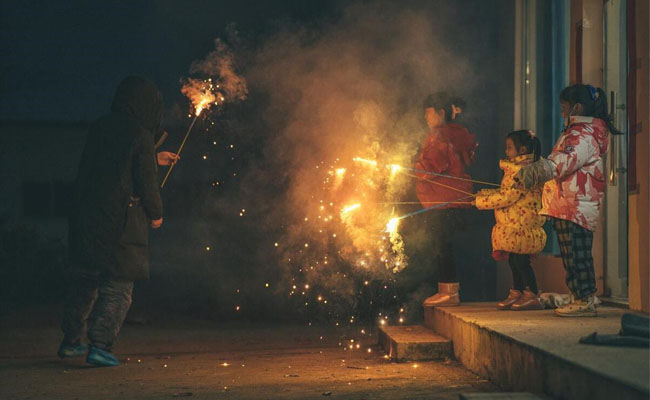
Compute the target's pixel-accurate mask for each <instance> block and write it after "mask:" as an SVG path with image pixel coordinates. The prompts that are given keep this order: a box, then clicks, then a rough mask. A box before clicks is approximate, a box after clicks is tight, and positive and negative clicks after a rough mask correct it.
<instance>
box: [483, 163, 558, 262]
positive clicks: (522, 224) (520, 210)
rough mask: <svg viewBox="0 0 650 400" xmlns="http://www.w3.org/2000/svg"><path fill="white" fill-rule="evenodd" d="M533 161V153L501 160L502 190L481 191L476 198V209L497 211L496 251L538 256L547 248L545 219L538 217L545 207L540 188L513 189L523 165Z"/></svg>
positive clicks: (493, 231)
mask: <svg viewBox="0 0 650 400" xmlns="http://www.w3.org/2000/svg"><path fill="white" fill-rule="evenodd" d="M532 162H533V155H532V154H525V155H522V156H518V157H516V158H515V159H514V160H511V161H507V160H501V162H500V163H499V167H501V169H502V170H503V173H504V175H503V180H502V181H501V188H500V189H487V190H482V191H481V192H480V193H479V194H478V195H477V196H476V207H477V208H478V209H480V210H494V216H495V218H496V222H497V224H496V225H495V226H494V228H493V229H492V247H493V250H494V251H505V252H509V253H517V254H537V253H539V252H541V251H542V249H543V248H544V246H545V245H546V232H544V229H542V225H544V222H545V221H546V218H545V217H543V216H541V215H539V210H540V209H541V208H542V191H541V188H537V189H532V190H516V189H512V186H513V183H514V177H515V175H517V172H519V170H520V169H521V167H522V166H523V165H527V164H530V163H532Z"/></svg>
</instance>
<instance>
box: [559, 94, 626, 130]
mask: <svg viewBox="0 0 650 400" xmlns="http://www.w3.org/2000/svg"><path fill="white" fill-rule="evenodd" d="M560 100H561V101H566V102H567V103H569V107H571V108H573V107H574V106H575V105H576V104H578V103H580V104H582V115H584V116H585V117H596V118H600V119H602V120H603V121H605V123H606V124H607V129H609V131H610V132H611V133H612V134H614V135H621V134H622V133H623V132H621V131H619V130H618V129H616V127H615V126H614V124H613V123H612V118H611V117H610V115H609V114H608V110H607V95H606V94H605V91H604V90H603V89H601V88H597V87H593V86H591V85H583V84H582V83H576V84H575V85H571V86H567V87H565V88H564V89H563V90H562V92H560Z"/></svg>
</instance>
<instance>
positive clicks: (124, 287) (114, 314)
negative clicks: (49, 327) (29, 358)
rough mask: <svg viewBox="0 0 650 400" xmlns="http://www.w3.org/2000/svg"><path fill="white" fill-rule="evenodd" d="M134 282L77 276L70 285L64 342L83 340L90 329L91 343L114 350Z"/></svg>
mask: <svg viewBox="0 0 650 400" xmlns="http://www.w3.org/2000/svg"><path fill="white" fill-rule="evenodd" d="M132 293H133V282H131V281H118V280H112V279H102V278H95V277H84V276H77V277H75V278H74V279H73V281H72V284H71V285H70V292H69V293H68V297H67V299H66V303H65V308H64V314H63V322H62V324H61V329H62V330H63V334H64V339H63V340H64V341H65V342H66V343H68V344H74V343H78V342H80V341H81V338H82V336H83V335H84V331H86V330H87V333H88V339H89V340H90V344H91V345H93V346H95V347H98V348H100V349H104V350H111V349H112V347H113V344H114V343H115V339H116V338H117V334H118V333H119V332H120V328H121V327H122V323H123V322H124V318H126V313H127V312H128V311H129V307H131V295H132Z"/></svg>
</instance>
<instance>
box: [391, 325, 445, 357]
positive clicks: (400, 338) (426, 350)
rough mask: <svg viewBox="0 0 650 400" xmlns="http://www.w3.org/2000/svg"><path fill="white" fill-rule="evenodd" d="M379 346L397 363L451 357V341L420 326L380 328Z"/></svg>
mask: <svg viewBox="0 0 650 400" xmlns="http://www.w3.org/2000/svg"><path fill="white" fill-rule="evenodd" d="M379 344H380V345H381V346H382V347H383V348H384V350H385V351H386V353H388V355H389V356H390V357H391V358H392V359H394V360H397V361H424V360H445V359H448V358H452V357H453V356H452V353H453V350H452V345H451V341H450V340H447V339H445V338H443V337H442V336H439V335H436V334H435V333H433V331H432V330H430V329H427V328H426V327H424V326H422V325H409V326H381V327H380V328H379Z"/></svg>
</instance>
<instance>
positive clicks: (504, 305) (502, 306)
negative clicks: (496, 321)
mask: <svg viewBox="0 0 650 400" xmlns="http://www.w3.org/2000/svg"><path fill="white" fill-rule="evenodd" d="M520 298H521V292H520V291H519V290H516V289H510V293H508V297H507V298H506V299H505V300H503V301H500V302H498V303H497V308H498V309H499V310H509V309H510V308H511V307H512V305H513V304H515V303H516V302H517V301H519V299H520Z"/></svg>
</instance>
